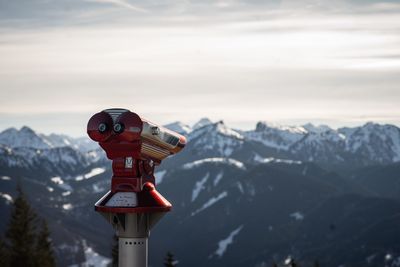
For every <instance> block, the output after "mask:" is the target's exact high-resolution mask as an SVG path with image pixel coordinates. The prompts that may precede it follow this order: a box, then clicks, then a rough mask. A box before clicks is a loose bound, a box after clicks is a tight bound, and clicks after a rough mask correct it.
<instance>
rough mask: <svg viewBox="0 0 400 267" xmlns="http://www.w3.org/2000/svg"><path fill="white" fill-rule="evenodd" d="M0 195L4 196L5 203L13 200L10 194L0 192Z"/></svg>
mask: <svg viewBox="0 0 400 267" xmlns="http://www.w3.org/2000/svg"><path fill="white" fill-rule="evenodd" d="M0 197H2V198H4V199H5V200H6V204H11V203H13V202H14V200H13V198H12V196H10V195H9V194H5V193H0Z"/></svg>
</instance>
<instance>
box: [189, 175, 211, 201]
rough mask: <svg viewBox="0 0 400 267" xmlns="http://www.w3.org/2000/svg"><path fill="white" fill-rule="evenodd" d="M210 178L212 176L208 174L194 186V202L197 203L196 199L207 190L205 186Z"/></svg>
mask: <svg viewBox="0 0 400 267" xmlns="http://www.w3.org/2000/svg"><path fill="white" fill-rule="evenodd" d="M209 176H210V174H209V173H208V172H207V174H206V175H205V176H204V177H203V178H202V179H201V180H200V181H197V182H196V184H195V185H194V188H193V191H192V202H193V201H195V200H196V198H197V197H198V196H199V194H200V192H201V191H202V190H203V189H205V188H206V187H205V186H204V185H205V183H206V182H207V180H208V177H209Z"/></svg>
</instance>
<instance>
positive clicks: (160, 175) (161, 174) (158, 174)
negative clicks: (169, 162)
mask: <svg viewBox="0 0 400 267" xmlns="http://www.w3.org/2000/svg"><path fill="white" fill-rule="evenodd" d="M166 173H167V171H166V170H162V171H158V172H156V173H155V174H154V176H155V177H156V184H161V182H162V181H163V179H164V176H165V174H166Z"/></svg>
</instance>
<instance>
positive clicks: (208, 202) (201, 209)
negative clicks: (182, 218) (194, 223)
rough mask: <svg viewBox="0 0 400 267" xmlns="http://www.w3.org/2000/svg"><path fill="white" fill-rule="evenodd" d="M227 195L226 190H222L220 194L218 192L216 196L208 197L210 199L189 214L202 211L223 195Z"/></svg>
mask: <svg viewBox="0 0 400 267" xmlns="http://www.w3.org/2000/svg"><path fill="white" fill-rule="evenodd" d="M227 196H228V193H227V192H226V191H224V192H222V193H221V194H219V195H218V196H216V197H212V198H210V200H208V201H207V202H206V203H204V205H203V206H202V207H201V208H200V209H198V210H196V211H194V212H192V214H191V215H192V216H194V215H196V214H197V213H199V212H202V211H203V210H205V209H207V208H209V207H211V206H212V205H214V204H215V203H217V202H218V201H220V200H221V199H223V198H224V197H227Z"/></svg>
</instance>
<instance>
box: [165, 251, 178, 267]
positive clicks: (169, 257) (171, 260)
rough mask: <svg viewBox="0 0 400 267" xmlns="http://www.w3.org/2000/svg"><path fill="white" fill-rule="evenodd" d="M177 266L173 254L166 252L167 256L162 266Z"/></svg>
mask: <svg viewBox="0 0 400 267" xmlns="http://www.w3.org/2000/svg"><path fill="white" fill-rule="evenodd" d="M177 265H178V264H177V263H176V260H175V259H174V254H172V253H171V252H169V251H168V252H167V256H166V257H165V260H164V266H165V267H174V266H177Z"/></svg>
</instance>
